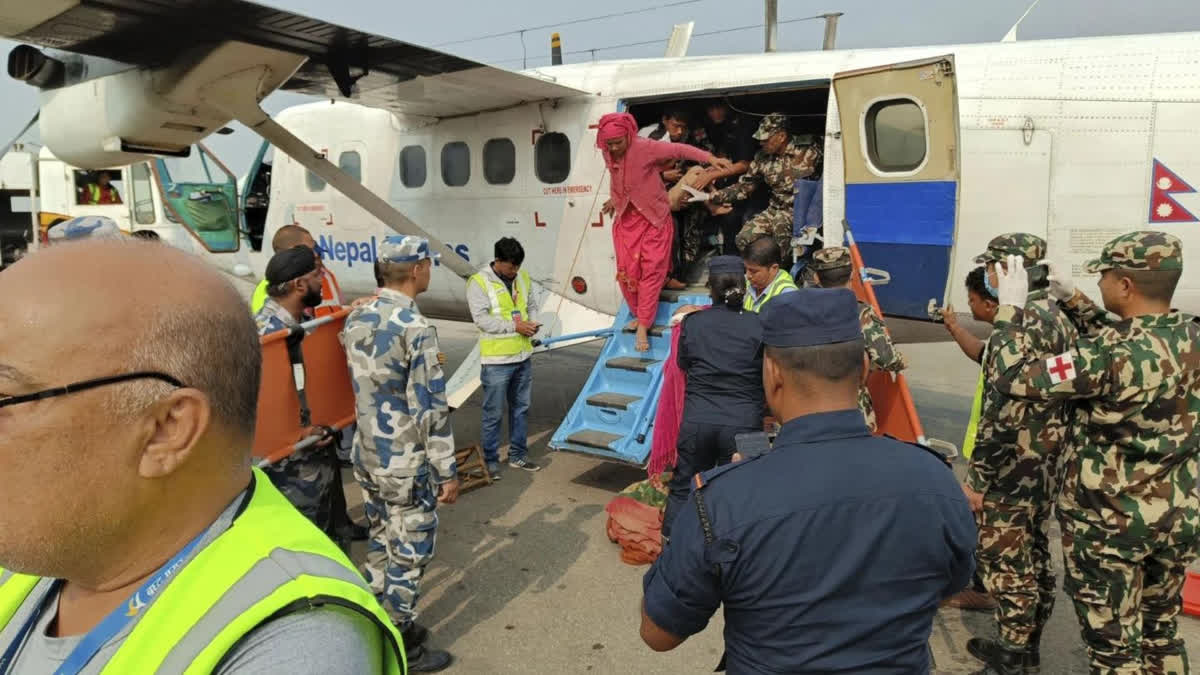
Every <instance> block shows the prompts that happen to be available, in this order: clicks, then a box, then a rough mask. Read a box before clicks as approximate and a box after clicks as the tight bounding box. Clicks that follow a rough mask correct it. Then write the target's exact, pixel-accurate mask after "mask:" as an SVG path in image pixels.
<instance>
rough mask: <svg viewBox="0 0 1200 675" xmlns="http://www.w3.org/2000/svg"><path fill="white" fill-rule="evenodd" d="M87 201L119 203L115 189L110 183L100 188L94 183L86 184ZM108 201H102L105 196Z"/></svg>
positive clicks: (92, 202)
mask: <svg viewBox="0 0 1200 675" xmlns="http://www.w3.org/2000/svg"><path fill="white" fill-rule="evenodd" d="M87 191H88V203H89V204H120V203H121V202H120V201H119V200H118V198H117V189H116V188H114V187H112V186H111V185H110V186H108V187H106V188H103V189H101V188H100V186H99V185H97V184H96V183H88V184H87ZM106 197H107V198H108V201H104V199H105V198H106Z"/></svg>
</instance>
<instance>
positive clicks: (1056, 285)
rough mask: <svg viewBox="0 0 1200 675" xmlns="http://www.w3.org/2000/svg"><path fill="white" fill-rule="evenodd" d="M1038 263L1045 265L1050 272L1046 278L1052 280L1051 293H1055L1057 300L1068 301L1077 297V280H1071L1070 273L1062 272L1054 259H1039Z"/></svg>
mask: <svg viewBox="0 0 1200 675" xmlns="http://www.w3.org/2000/svg"><path fill="white" fill-rule="evenodd" d="M1038 264H1039V265H1045V266H1046V270H1047V271H1048V272H1049V274H1047V275H1046V278H1047V279H1049V280H1050V295H1053V296H1054V299H1055V300H1061V301H1062V302H1066V301H1068V300H1070V299H1071V298H1073V297H1075V282H1074V281H1072V280H1071V275H1070V274H1061V273H1060V272H1059V271H1058V265H1056V264H1054V261H1053V260H1039V261H1038Z"/></svg>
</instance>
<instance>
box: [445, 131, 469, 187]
mask: <svg viewBox="0 0 1200 675" xmlns="http://www.w3.org/2000/svg"><path fill="white" fill-rule="evenodd" d="M469 180H471V149H470V148H469V147H467V144H466V143H463V142H462V141H453V142H451V143H447V144H445V145H443V146H442V182H443V183H445V184H446V185H448V186H450V187H461V186H463V185H466V184H467V181H469Z"/></svg>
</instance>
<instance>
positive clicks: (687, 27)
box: [664, 21, 696, 59]
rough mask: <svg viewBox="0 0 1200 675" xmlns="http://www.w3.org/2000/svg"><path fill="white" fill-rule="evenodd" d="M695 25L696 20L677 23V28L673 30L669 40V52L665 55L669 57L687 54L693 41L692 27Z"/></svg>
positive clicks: (679, 57) (675, 57)
mask: <svg viewBox="0 0 1200 675" xmlns="http://www.w3.org/2000/svg"><path fill="white" fill-rule="evenodd" d="M695 27H696V22H695V21H689V22H687V23H677V24H675V28H674V29H672V30H671V37H670V39H668V40H667V53H666V54H664V56H666V57H667V58H668V59H681V58H683V57H685V56H687V50H688V45H690V44H691V43H692V29H693V28H695Z"/></svg>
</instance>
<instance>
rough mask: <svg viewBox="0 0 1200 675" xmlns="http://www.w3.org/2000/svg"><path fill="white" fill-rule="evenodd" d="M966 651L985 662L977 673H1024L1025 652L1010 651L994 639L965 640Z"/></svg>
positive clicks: (1008, 674)
mask: <svg viewBox="0 0 1200 675" xmlns="http://www.w3.org/2000/svg"><path fill="white" fill-rule="evenodd" d="M967 651H969V652H971V656H974V657H975V658H977V659H979V660H980V661H983V662H984V663H985V664H987V668H984V669H983V670H981V671H979V675H987V674H994V675H1024V673H1025V657H1026V652H1024V651H1019V652H1014V651H1010V650H1008V649H1006V648H1004V647H1003V646H1001V645H1000V643H999V642H997V641H995V640H985V639H983V638H971V639H970V640H967Z"/></svg>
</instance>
